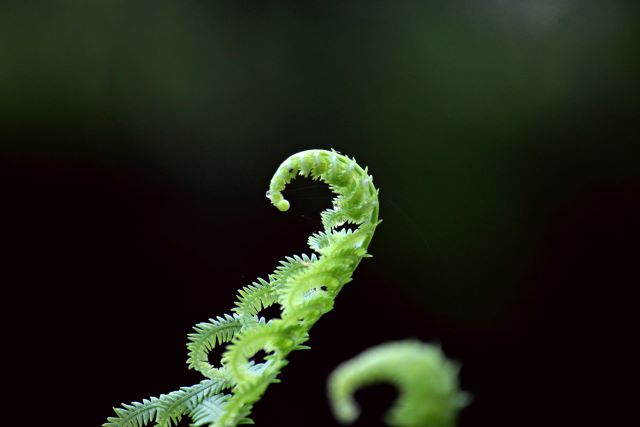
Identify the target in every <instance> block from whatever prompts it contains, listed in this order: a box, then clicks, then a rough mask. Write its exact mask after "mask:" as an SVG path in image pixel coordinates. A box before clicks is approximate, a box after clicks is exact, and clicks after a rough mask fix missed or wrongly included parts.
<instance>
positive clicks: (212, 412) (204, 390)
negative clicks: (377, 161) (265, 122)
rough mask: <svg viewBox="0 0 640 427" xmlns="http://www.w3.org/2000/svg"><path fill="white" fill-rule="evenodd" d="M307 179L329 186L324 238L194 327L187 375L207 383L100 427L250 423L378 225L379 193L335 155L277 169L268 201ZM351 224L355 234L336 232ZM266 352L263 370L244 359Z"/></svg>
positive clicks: (318, 153) (299, 158)
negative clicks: (216, 355)
mask: <svg viewBox="0 0 640 427" xmlns="http://www.w3.org/2000/svg"><path fill="white" fill-rule="evenodd" d="M298 174H299V175H302V176H305V177H308V176H310V177H311V178H312V179H319V180H321V181H323V182H325V183H327V184H329V186H330V188H331V190H332V191H333V192H334V193H336V195H337V196H336V197H335V198H334V200H333V208H331V209H328V210H326V211H324V212H322V224H323V226H324V231H321V232H318V233H315V234H313V235H311V237H309V239H308V243H309V247H310V248H311V249H312V250H313V251H315V252H316V254H313V255H311V256H307V255H301V256H294V257H287V258H286V259H285V260H284V261H281V262H280V265H279V266H278V267H277V268H276V270H275V271H274V272H273V273H272V274H270V275H269V276H268V278H267V280H263V279H258V281H257V282H255V283H253V284H251V285H249V286H247V287H245V288H242V289H240V291H239V296H238V300H237V301H236V304H235V305H236V306H235V308H233V310H232V311H233V314H225V315H224V316H223V317H217V318H216V319H210V320H209V321H208V322H204V323H199V324H198V325H196V326H195V332H194V333H192V334H190V335H189V344H188V350H189V356H188V364H189V367H190V368H192V369H195V370H197V371H199V372H200V373H202V375H204V376H205V377H206V379H205V380H203V381H202V382H200V383H199V384H196V385H193V386H191V387H183V388H181V389H180V390H177V391H174V392H171V393H168V394H162V395H160V397H152V398H150V399H144V400H143V401H142V402H134V403H131V404H125V405H123V406H122V408H115V409H114V410H115V412H116V416H115V417H110V418H109V419H108V420H107V422H106V423H105V424H104V426H105V427H141V426H143V425H145V424H148V423H150V422H155V424H156V425H157V426H161V427H168V426H171V425H172V424H177V422H178V421H179V420H180V419H182V417H184V416H185V415H188V416H190V417H191V419H192V421H193V425H195V426H201V425H210V426H215V427H230V426H236V425H238V424H243V423H250V422H251V420H250V419H248V418H247V417H248V416H249V414H250V412H251V409H252V407H253V405H254V404H255V402H257V401H258V400H259V399H260V397H261V396H262V395H263V393H264V392H265V391H266V389H267V387H268V386H269V384H271V383H274V382H277V376H278V374H279V372H280V370H281V369H282V368H283V367H284V366H285V365H286V364H287V356H288V355H289V353H290V352H291V351H293V350H299V349H303V348H308V347H306V346H304V343H305V342H306V341H307V340H308V338H309V336H308V331H309V329H310V328H311V327H312V326H313V325H314V324H315V322H317V321H318V319H319V318H320V317H321V316H322V315H323V314H325V313H327V312H328V311H330V310H331V309H332V308H333V302H334V299H335V297H336V296H337V294H338V293H339V292H340V290H341V289H342V287H343V286H344V285H345V284H346V283H347V282H349V281H350V280H351V274H352V273H353V271H354V270H355V268H356V267H357V266H358V264H359V263H360V261H361V260H362V258H364V257H366V256H367V247H368V246H369V242H370V241H371V238H372V237H373V233H374V231H375V229H376V227H377V225H378V224H379V221H378V190H377V189H376V188H375V187H374V186H373V182H372V179H371V176H369V175H368V173H367V170H366V169H362V168H361V167H360V166H359V165H358V164H357V163H356V162H355V159H353V160H352V159H349V158H348V157H346V156H343V155H341V154H339V153H337V152H335V151H325V150H309V151H304V152H301V153H298V154H295V155H293V156H291V157H289V158H288V159H287V160H285V161H284V162H283V163H282V164H281V165H280V167H279V168H278V169H277V171H276V172H275V174H274V176H273V178H272V179H271V183H270V187H269V191H268V192H267V197H268V198H269V199H270V200H271V203H273V204H274V205H275V206H276V207H277V208H278V209H279V210H281V211H286V210H287V209H288V208H289V202H288V201H287V200H286V199H285V198H284V197H283V195H282V191H283V190H284V188H285V186H286V185H287V184H288V183H289V182H290V181H291V180H292V179H293V178H294V177H295V176H296V175H298ZM344 224H352V225H355V226H356V227H355V228H354V229H351V228H345V229H338V227H340V226H342V225H344ZM273 304H278V305H279V306H280V314H281V317H280V318H276V319H272V320H269V321H266V320H265V319H264V318H261V317H260V312H261V311H262V310H263V309H265V308H267V307H269V306H271V305H273ZM223 344H226V349H225V351H224V353H223V355H222V360H221V364H220V366H212V365H211V364H210V363H209V362H208V353H209V352H210V351H211V350H212V349H213V348H214V347H215V346H220V345H223ZM260 350H264V351H265V352H266V353H267V356H266V357H265V361H264V362H263V363H255V362H254V361H253V360H252V357H254V356H255V355H256V353H258V351H260Z"/></svg>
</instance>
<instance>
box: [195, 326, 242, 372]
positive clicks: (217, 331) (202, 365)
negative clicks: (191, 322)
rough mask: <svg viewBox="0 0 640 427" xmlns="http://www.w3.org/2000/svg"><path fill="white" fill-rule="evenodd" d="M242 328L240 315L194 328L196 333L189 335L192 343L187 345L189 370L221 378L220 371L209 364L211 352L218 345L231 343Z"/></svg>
mask: <svg viewBox="0 0 640 427" xmlns="http://www.w3.org/2000/svg"><path fill="white" fill-rule="evenodd" d="M242 327H243V322H242V321H241V319H240V317H239V316H238V315H233V316H230V315H228V314H225V315H224V317H220V316H218V317H217V318H216V319H209V321H208V322H202V323H198V324H197V325H196V326H194V328H193V329H194V330H195V332H194V333H191V334H189V336H188V337H189V341H190V342H189V343H188V344H187V349H188V350H189V355H188V359H187V364H188V365H189V368H190V369H195V370H197V371H199V372H200V373H202V374H203V375H204V376H206V377H208V378H219V377H220V372H219V370H218V369H216V368H215V367H213V366H211V364H210V363H209V360H208V355H209V352H210V351H211V350H212V349H213V348H214V347H215V346H216V345H222V344H223V343H227V342H230V341H231V340H232V339H233V337H234V336H235V334H237V333H238V332H239V331H240V329H242Z"/></svg>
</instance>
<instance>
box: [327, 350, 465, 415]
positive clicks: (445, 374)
mask: <svg viewBox="0 0 640 427" xmlns="http://www.w3.org/2000/svg"><path fill="white" fill-rule="evenodd" d="M379 382H389V383H391V384H393V385H394V386H396V387H397V388H398V391H399V395H398V398H397V400H396V402H394V404H393V407H392V408H391V409H390V410H389V412H388V414H387V416H386V421H387V423H388V424H389V425H391V426H396V427H452V426H453V425H455V421H456V418H457V415H458V412H459V411H460V410H461V409H462V408H463V407H464V406H465V405H466V404H467V403H468V401H469V397H468V394H466V393H464V392H460V391H459V388H458V367H457V366H456V365H455V364H453V363H452V362H450V361H448V360H447V359H446V358H445V357H444V355H443V354H442V351H441V350H440V348H439V347H435V346H433V345H429V344H424V343H421V342H419V341H415V340H407V341H398V342H389V343H385V344H381V345H378V346H376V347H373V348H370V349H368V350H366V351H364V352H362V353H361V354H360V355H358V356H356V357H354V358H353V359H351V360H348V361H347V362H345V363H343V364H341V365H340V366H338V367H337V368H336V369H335V370H334V371H333V372H332V373H331V375H330V377H329V381H328V391H329V401H330V403H331V408H332V411H333V413H334V415H335V417H336V418H337V419H338V420H339V421H341V422H342V423H351V422H353V421H355V420H356V419H357V418H358V415H359V413H360V410H359V409H358V406H357V405H356V402H355V400H354V399H353V394H354V392H355V391H356V390H357V389H359V388H360V387H362V386H366V385H369V384H372V383H379Z"/></svg>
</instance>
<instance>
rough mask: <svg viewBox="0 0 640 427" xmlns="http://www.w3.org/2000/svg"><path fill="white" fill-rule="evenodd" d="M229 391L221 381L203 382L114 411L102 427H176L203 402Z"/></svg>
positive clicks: (226, 385) (123, 406)
mask: <svg viewBox="0 0 640 427" xmlns="http://www.w3.org/2000/svg"><path fill="white" fill-rule="evenodd" d="M226 387H228V384H226V383H224V382H223V381H215V380H204V381H202V382H200V383H198V384H196V385H193V386H191V387H182V388H181V389H180V390H177V391H173V392H171V393H168V394H162V395H160V397H152V398H150V399H144V400H143V401H142V402H134V403H131V404H128V405H127V404H125V405H122V408H114V411H115V413H116V415H117V416H116V417H110V418H109V419H108V420H107V422H106V423H105V424H103V426H104V427H142V426H144V425H146V424H148V423H150V422H152V421H155V423H156V425H157V426H160V427H168V426H171V425H174V424H177V423H178V422H179V421H180V420H181V419H182V417H183V416H184V415H185V414H186V413H188V412H190V411H192V410H193V409H194V408H196V407H197V406H198V405H199V404H200V403H201V402H203V401H204V400H205V399H208V398H211V397H214V396H218V395H219V394H218V393H220V391H221V390H222V389H224V388H226Z"/></svg>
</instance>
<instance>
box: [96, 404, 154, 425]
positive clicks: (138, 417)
mask: <svg viewBox="0 0 640 427" xmlns="http://www.w3.org/2000/svg"><path fill="white" fill-rule="evenodd" d="M160 406H161V404H160V399H158V398H157V397H151V398H149V399H143V400H142V402H133V403H130V404H126V403H125V404H123V405H122V408H113V410H114V412H115V413H116V415H117V416H116V417H109V418H107V422H106V423H104V424H102V427H143V426H145V425H147V424H149V423H150V422H152V421H155V420H156V417H157V416H158V409H159V408H160Z"/></svg>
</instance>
